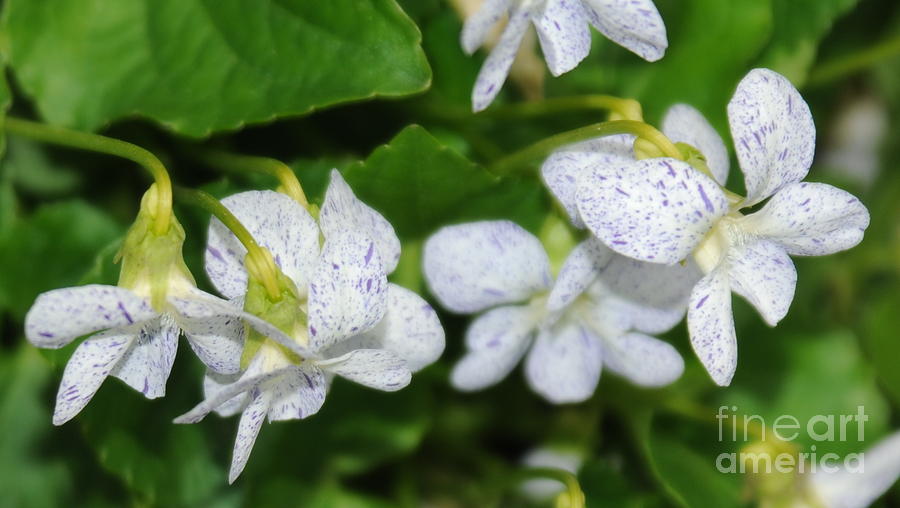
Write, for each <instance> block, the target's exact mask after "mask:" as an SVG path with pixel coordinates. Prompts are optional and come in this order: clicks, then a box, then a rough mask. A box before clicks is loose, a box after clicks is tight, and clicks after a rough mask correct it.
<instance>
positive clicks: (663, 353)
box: [603, 333, 684, 387]
mask: <svg viewBox="0 0 900 508" xmlns="http://www.w3.org/2000/svg"><path fill="white" fill-rule="evenodd" d="M603 346H604V347H603V363H604V364H605V365H606V366H607V367H608V368H609V369H610V370H611V371H613V372H615V373H616V374H618V375H620V376H622V377H624V378H625V379H628V380H629V381H631V382H632V383H634V384H636V385H638V386H646V387H657V386H666V385H668V384H670V383H673V382H675V380H676V379H678V378H679V377H681V374H682V372H684V360H683V359H682V358H681V355H680V354H678V351H677V350H675V348H674V347H672V345H671V344H669V343H668V342H663V341H661V340H659V339H657V338H655V337H650V336H649V335H644V334H642V333H626V334H625V335H620V336H618V337H614V338H606V340H605V341H604V342H603Z"/></svg>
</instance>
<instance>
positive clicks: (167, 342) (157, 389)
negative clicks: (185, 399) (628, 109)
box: [110, 314, 180, 399]
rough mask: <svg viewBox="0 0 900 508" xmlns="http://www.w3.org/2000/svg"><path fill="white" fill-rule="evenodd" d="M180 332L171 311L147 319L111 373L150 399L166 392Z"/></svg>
mask: <svg viewBox="0 0 900 508" xmlns="http://www.w3.org/2000/svg"><path fill="white" fill-rule="evenodd" d="M179 334H180V330H179V328H178V325H176V324H175V320H174V319H172V317H171V316H169V315H168V314H163V315H161V316H160V317H158V318H156V319H153V320H151V321H147V322H146V323H144V325H143V326H141V327H140V330H139V331H138V335H137V338H136V340H133V341H132V343H131V346H130V347H129V348H128V350H127V351H126V352H125V355H124V356H122V359H121V360H120V361H119V362H118V363H117V364H116V366H115V368H114V369H113V370H112V371H111V372H110V374H111V375H113V376H115V377H117V378H119V379H121V380H122V381H125V383H126V384H128V386H130V387H132V388H134V389H135V390H137V391H139V392H141V393H142V394H143V395H144V397H147V398H148V399H155V398H158V397H163V396H165V394H166V381H167V380H168V379H169V373H170V372H172V364H174V363H175V353H176V352H177V351H178V335H179Z"/></svg>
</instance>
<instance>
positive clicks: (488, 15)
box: [459, 0, 512, 55]
mask: <svg viewBox="0 0 900 508" xmlns="http://www.w3.org/2000/svg"><path fill="white" fill-rule="evenodd" d="M511 3H512V2H511V0H485V1H484V2H482V3H481V6H480V7H479V8H478V10H477V11H475V13H474V14H472V15H471V16H469V17H468V18H466V22H465V23H463V29H462V32H461V33H460V38H459V39H460V41H459V42H460V44H461V45H462V48H463V51H465V52H466V54H469V55H471V54H472V53H474V52H475V50H477V49H478V48H480V47H481V46H482V45H483V44H484V41H485V40H487V37H488V35H489V34H490V33H491V29H492V28H494V25H496V24H497V23H499V22H500V20H501V19H503V16H504V15H505V14H506V12H507V11H508V10H509V7H510V5H511Z"/></svg>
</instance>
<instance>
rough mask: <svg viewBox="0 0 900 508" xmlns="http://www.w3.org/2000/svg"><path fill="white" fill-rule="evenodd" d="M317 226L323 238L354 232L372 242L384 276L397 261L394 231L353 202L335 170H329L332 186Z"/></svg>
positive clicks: (367, 207)
mask: <svg viewBox="0 0 900 508" xmlns="http://www.w3.org/2000/svg"><path fill="white" fill-rule="evenodd" d="M319 226H320V227H321V228H322V234H323V235H325V238H326V239H327V238H329V237H331V236H333V235H338V234H341V233H343V232H345V231H347V230H351V229H355V230H357V231H360V232H362V233H364V234H366V235H368V236H369V237H370V238H371V239H372V240H374V241H375V248H376V249H378V255H379V256H381V261H382V262H383V263H384V270H385V272H386V273H391V272H393V271H394V269H395V268H397V262H398V261H400V239H398V238H397V233H395V232H394V227H393V226H391V223H390V222H388V221H387V219H385V218H384V217H383V216H382V215H381V214H380V213H378V212H376V211H375V210H373V209H372V208H370V207H369V206H368V205H366V204H365V203H363V202H362V201H360V200H359V199H357V198H356V195H355V194H353V190H352V189H351V188H350V186H349V185H347V182H346V181H344V178H343V177H342V176H341V174H340V172H338V170H336V169H333V170H331V183H330V184H329V185H328V191H327V192H326V193H325V201H324V202H323V203H322V209H321V211H320V212H319Z"/></svg>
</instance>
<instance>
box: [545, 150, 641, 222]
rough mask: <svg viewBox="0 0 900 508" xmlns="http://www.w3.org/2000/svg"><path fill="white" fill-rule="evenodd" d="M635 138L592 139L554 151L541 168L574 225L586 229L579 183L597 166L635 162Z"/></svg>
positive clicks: (547, 182) (551, 189)
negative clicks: (581, 207)
mask: <svg viewBox="0 0 900 508" xmlns="http://www.w3.org/2000/svg"><path fill="white" fill-rule="evenodd" d="M633 146H634V136H631V135H629V134H621V135H616V136H608V137H604V138H597V139H591V140H588V141H582V142H581V143H575V144H573V145H569V146H566V147H565V148H562V149H561V150H557V151H556V152H553V153H552V154H551V155H550V157H547V159H546V160H545V161H544V163H543V165H541V177H542V178H543V180H544V184H546V185H547V188H548V189H550V192H552V193H553V195H554V196H555V197H556V199H558V200H559V202H560V203H561V204H562V205H563V208H565V209H566V213H567V214H568V215H569V220H570V221H572V225H574V226H575V227H577V228H583V227H584V223H582V222H581V217H580V216H579V215H578V194H577V192H578V180H579V179H580V178H581V176H582V175H584V174H586V173H588V172H589V170H590V168H593V167H606V166H610V165H618V164H628V163H630V162H632V161H634V150H633Z"/></svg>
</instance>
